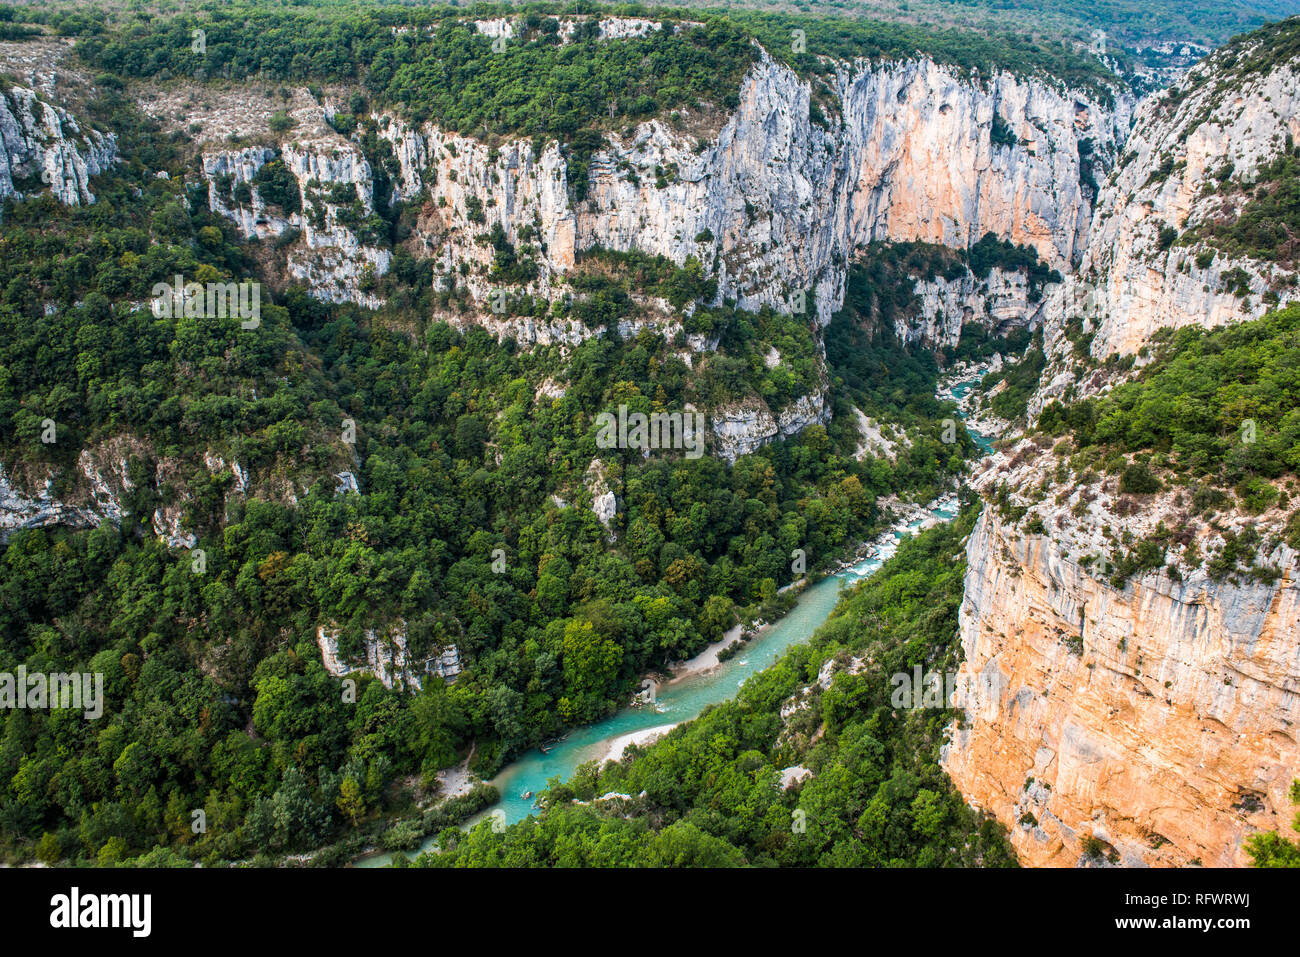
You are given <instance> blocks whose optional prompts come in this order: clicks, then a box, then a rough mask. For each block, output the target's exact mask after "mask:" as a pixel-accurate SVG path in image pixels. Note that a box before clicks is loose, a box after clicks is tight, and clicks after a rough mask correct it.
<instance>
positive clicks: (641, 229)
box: [578, 57, 1129, 322]
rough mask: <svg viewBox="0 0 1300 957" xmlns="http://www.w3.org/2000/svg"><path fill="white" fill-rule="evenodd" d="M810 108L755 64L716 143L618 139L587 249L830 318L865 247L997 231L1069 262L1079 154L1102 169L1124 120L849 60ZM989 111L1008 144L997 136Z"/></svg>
mask: <svg viewBox="0 0 1300 957" xmlns="http://www.w3.org/2000/svg"><path fill="white" fill-rule="evenodd" d="M810 98H811V89H810V87H809V85H808V84H807V83H805V82H803V81H802V80H800V79H799V77H798V76H797V75H795V74H794V73H793V72H791V71H790V70H789V69H787V68H786V67H784V66H783V65H781V64H778V63H775V62H773V61H772V60H770V59H768V58H766V57H764V58H763V59H762V61H761V62H760V63H759V64H757V65H756V66H755V67H754V69H753V70H752V71H751V72H750V74H749V75H748V76H747V77H746V79H745V81H744V83H743V84H742V87H741V92H740V105H739V107H738V108H737V110H736V111H735V113H734V114H733V115H732V116H731V117H730V118H729V119H728V120H727V122H726V124H725V125H724V126H723V128H722V131H721V132H720V133H719V134H718V137H717V139H716V140H715V141H714V142H712V143H707V144H702V143H692V142H691V139H690V138H688V137H684V136H681V137H679V136H677V135H675V134H674V133H673V132H672V131H671V130H669V129H668V128H666V127H665V126H664V125H663V124H660V123H658V122H652V123H649V124H645V125H643V126H642V127H640V128H639V129H638V131H637V132H636V135H635V136H634V137H632V138H630V139H629V140H625V141H622V142H616V143H614V144H611V148H610V149H609V150H608V151H607V152H606V153H605V154H603V155H602V156H600V157H599V160H598V163H597V164H596V167H595V170H596V172H595V175H594V176H593V182H592V189H591V198H590V200H589V202H588V204H587V205H586V206H585V207H581V208H580V209H579V215H578V235H579V245H580V246H587V245H594V244H600V245H602V246H605V247H608V248H614V249H627V248H637V249H644V250H646V251H649V252H655V253H661V254H663V255H665V256H668V257H669V258H671V259H673V260H674V261H676V262H683V261H684V260H685V259H686V257H687V256H692V255H694V256H698V257H699V258H700V259H701V260H702V261H703V262H704V263H705V264H706V266H709V267H711V268H712V269H714V270H715V273H716V275H717V276H718V277H719V280H720V288H721V289H722V291H723V293H724V294H729V295H733V296H734V297H735V298H737V299H738V301H739V302H740V303H741V305H742V306H746V307H750V308H753V307H757V306H759V305H761V304H764V303H767V304H770V305H772V306H773V307H774V308H778V309H782V310H784V311H788V312H789V311H793V312H798V311H800V309H799V306H800V303H801V302H802V304H803V306H804V307H805V308H806V309H807V310H808V311H809V312H810V313H812V314H814V315H816V316H817V317H818V318H819V320H821V321H823V322H824V321H827V320H828V319H829V317H830V315H831V313H832V312H834V311H835V309H837V308H838V307H839V306H840V304H841V303H842V302H843V295H844V276H845V269H846V266H847V263H848V261H849V259H850V258H851V257H852V256H853V255H854V251H855V250H856V249H857V247H858V246H860V245H862V244H865V243H867V242H870V241H871V240H879V239H888V240H927V241H930V242H935V243H942V244H946V245H949V246H956V247H961V248H964V247H965V246H966V245H967V244H969V243H973V242H974V241H976V240H977V239H979V237H980V236H982V235H983V234H984V233H985V232H990V231H991V232H994V233H995V234H997V235H998V236H999V237H1002V238H1008V239H1011V240H1013V241H1015V242H1017V243H1026V244H1029V245H1031V246H1033V247H1034V248H1035V249H1036V250H1037V251H1038V253H1039V255H1040V256H1042V257H1043V258H1044V259H1045V260H1046V261H1048V262H1049V263H1051V264H1053V265H1060V266H1068V265H1069V264H1071V263H1073V262H1074V261H1076V260H1077V258H1078V256H1079V255H1080V254H1081V253H1082V250H1083V246H1084V240H1085V239H1086V236H1087V232H1088V224H1089V221H1090V218H1091V214H1092V207H1091V204H1090V202H1089V199H1088V196H1087V194H1086V192H1085V189H1084V187H1083V186H1082V185H1081V184H1082V181H1083V178H1084V177H1083V172H1082V161H1081V159H1080V144H1081V143H1082V142H1083V141H1084V140H1087V141H1089V143H1090V144H1091V149H1092V153H1091V154H1090V155H1092V156H1093V160H1090V162H1096V163H1097V164H1100V165H1102V166H1103V167H1104V166H1105V164H1107V163H1108V162H1110V160H1111V159H1112V158H1113V157H1114V156H1115V155H1116V152H1117V148H1118V145H1119V143H1120V142H1122V139H1123V136H1124V134H1125V133H1126V131H1127V128H1128V109H1129V102H1128V101H1127V100H1125V99H1123V98H1121V99H1120V100H1119V101H1118V102H1117V105H1116V106H1114V107H1103V106H1102V105H1100V104H1098V103H1096V102H1094V101H1092V100H1090V99H1088V98H1087V97H1084V96H1082V95H1079V96H1066V95H1064V94H1062V93H1060V92H1058V91H1056V90H1053V89H1051V88H1050V87H1048V86H1046V85H1045V84H1042V83H1039V82H1037V81H1030V80H1021V79H1018V78H1015V77H1012V76H1010V75H1008V74H998V75H997V76H995V77H993V78H992V79H991V80H990V81H989V82H988V83H986V84H978V83H974V82H972V81H970V80H968V79H965V78H962V77H960V76H958V75H957V73H955V72H954V71H953V70H950V69H948V68H946V67H942V66H939V65H937V64H935V63H934V62H932V61H929V60H920V61H909V62H906V63H895V64H887V65H882V66H874V67H871V66H866V65H863V64H858V65H855V66H851V67H850V66H848V65H845V66H844V67H843V68H842V69H841V71H840V73H839V74H837V77H836V105H837V107H838V110H839V113H838V115H837V116H835V117H834V118H833V119H831V120H829V121H828V122H827V123H826V124H825V125H823V124H820V123H817V122H814V121H813V120H812V119H811V118H810V110H809V106H810ZM995 114H997V115H998V116H999V117H1000V122H1002V123H1005V124H1006V125H1007V128H1008V129H1010V130H1011V131H1012V134H1013V135H1014V136H1015V137H1016V139H1017V143H1016V144H1015V145H1000V144H998V143H995V142H994V138H993V126H994V115H995ZM1084 152H1085V153H1087V152H1088V150H1087V149H1086V148H1085V149H1084ZM656 170H665V171H669V175H668V176H665V177H662V178H660V177H657V176H656ZM629 174H631V175H629ZM801 293H802V299H800V294H801Z"/></svg>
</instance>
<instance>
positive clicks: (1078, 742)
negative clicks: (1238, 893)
mask: <svg viewBox="0 0 1300 957" xmlns="http://www.w3.org/2000/svg"><path fill="white" fill-rule="evenodd" d="M1084 554H1086V552H1084V553H1081V552H1080V551H1079V550H1078V549H1077V548H1062V547H1060V545H1059V544H1058V543H1057V542H1056V541H1054V540H1053V539H1052V538H1051V537H1046V536H1030V535H1025V534H1023V533H1021V532H1020V531H1018V530H1017V529H1015V528H1008V527H1006V526H1005V525H1003V524H1002V523H1001V522H1000V521H999V520H998V519H997V518H996V517H995V516H994V515H993V514H992V512H991V510H990V509H987V508H986V509H985V512H984V515H983V516H982V517H981V519H980V521H979V524H978V525H977V526H976V529H975V532H974V533H973V534H972V535H971V538H970V541H969V543H968V546H967V559H968V561H969V566H968V569H967V574H966V593H965V598H964V600H963V603H962V606H961V612H960V627H961V639H962V647H963V650H964V652H965V657H966V660H965V663H964V664H963V665H962V677H963V678H965V677H968V676H971V675H979V674H982V673H983V672H984V671H985V669H987V668H996V669H998V671H999V672H1000V674H1001V678H1002V681H1001V684H1000V685H998V684H997V683H988V682H970V681H959V682H958V685H959V687H960V688H963V691H961V692H959V694H958V701H957V704H958V706H959V707H963V708H965V709H966V710H967V719H966V721H964V722H961V723H959V725H958V726H957V728H956V729H955V730H954V732H953V737H952V743H951V745H950V746H948V747H946V748H945V750H944V756H943V763H944V767H945V769H946V770H947V771H948V773H949V774H950V775H951V776H952V778H953V781H954V782H955V783H956V784H957V786H958V787H959V788H960V789H961V791H962V793H963V794H964V795H965V796H966V798H967V799H968V800H970V801H971V802H972V803H974V804H976V805H977V806H979V807H982V808H985V809H987V810H989V811H992V812H993V813H994V814H995V815H996V816H997V817H998V818H999V819H1000V820H1002V821H1003V822H1005V823H1006V824H1007V825H1008V827H1009V828H1010V831H1011V835H1010V836H1011V841H1012V843H1013V845H1014V846H1015V848H1016V851H1017V853H1018V854H1019V856H1020V859H1021V861H1022V863H1025V864H1028V865H1043V864H1054V865H1073V864H1075V863H1076V862H1078V861H1079V859H1080V858H1081V857H1082V855H1083V848H1082V844H1083V840H1084V839H1085V838H1087V837H1095V838H1097V839H1098V840H1100V841H1101V842H1103V845H1106V846H1108V848H1111V849H1113V850H1114V851H1115V852H1116V854H1118V857H1119V860H1120V862H1122V863H1124V864H1128V865H1176V864H1187V863H1190V862H1200V863H1203V864H1205V865H1207V866H1231V865H1242V864H1245V863H1248V858H1247V857H1246V855H1245V852H1244V850H1243V847H1242V844H1243V841H1244V839H1245V838H1246V837H1247V836H1248V835H1249V834H1250V833H1252V832H1254V831H1255V830H1257V829H1266V830H1277V829H1279V828H1283V827H1285V825H1286V823H1287V822H1288V821H1289V820H1290V818H1291V816H1292V814H1293V811H1292V809H1291V806H1290V801H1289V797H1288V789H1289V788H1290V785H1291V781H1292V780H1293V778H1294V777H1295V775H1296V771H1297V768H1300V748H1298V747H1297V735H1298V734H1300V642H1298V641H1297V640H1296V639H1297V633H1296V631H1297V622H1298V621H1300V584H1297V574H1296V573H1297V566H1296V562H1295V555H1294V554H1291V555H1289V556H1287V557H1288V558H1289V563H1288V566H1287V570H1286V571H1285V572H1284V575H1283V577H1282V578H1280V579H1279V580H1278V581H1277V582H1275V583H1273V584H1263V583H1256V584H1228V583H1217V582H1214V581H1212V580H1210V579H1209V578H1208V576H1206V575H1205V573H1204V572H1197V573H1195V574H1192V575H1190V576H1187V577H1185V578H1184V579H1183V580H1182V581H1176V580H1174V579H1172V578H1170V577H1169V575H1167V574H1165V573H1163V572H1161V573H1153V574H1148V575H1146V576H1144V577H1142V578H1141V579H1139V580H1136V581H1133V582H1130V583H1129V584H1128V585H1127V586H1126V587H1124V588H1122V589H1118V588H1115V587H1112V586H1111V585H1110V584H1108V583H1104V582H1102V581H1099V580H1098V579H1097V577H1096V576H1095V571H1093V570H1091V569H1090V568H1089V567H1087V566H1085V565H1084V564H1081V561H1080V559H1081V558H1082V557H1083V555H1084ZM988 687H1000V688H1001V689H1002V690H1001V695H1000V700H998V701H993V702H990V701H981V700H978V697H979V694H980V693H981V690H982V689H984V688H988ZM967 688H969V691H966V690H965V689H967ZM990 713H991V714H993V715H995V717H994V718H993V719H992V720H988V719H987V716H988V715H989V714H990ZM981 715H983V717H981ZM1026 815H1029V817H1026ZM1031 822H1032V823H1031Z"/></svg>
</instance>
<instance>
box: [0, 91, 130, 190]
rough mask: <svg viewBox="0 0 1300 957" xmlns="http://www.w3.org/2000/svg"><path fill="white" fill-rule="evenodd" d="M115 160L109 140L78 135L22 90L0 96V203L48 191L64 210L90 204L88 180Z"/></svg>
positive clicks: (61, 114) (54, 109) (67, 117)
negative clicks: (8, 199) (14, 197)
mask: <svg viewBox="0 0 1300 957" xmlns="http://www.w3.org/2000/svg"><path fill="white" fill-rule="evenodd" d="M116 159H117V142H116V139H115V137H114V136H113V134H111V133H108V134H105V133H101V132H99V131H98V130H93V129H85V130H83V129H82V128H81V126H80V125H79V124H78V123H77V121H76V119H75V118H74V117H73V116H72V114H71V113H69V112H68V111H67V110H65V109H63V107H61V106H56V105H55V104H53V103H49V102H46V101H45V100H43V99H41V98H40V97H39V96H37V94H36V92H35V91H33V90H30V89H28V88H27V87H23V86H12V87H10V88H9V89H8V90H7V91H0V199H4V198H5V197H7V196H18V197H21V196H24V195H30V194H32V193H35V192H40V191H42V190H46V189H48V190H49V192H50V194H51V195H53V196H54V197H55V198H56V199H57V200H58V201H59V202H61V203H63V204H65V205H68V206H79V205H82V204H88V203H93V202H94V201H95V194H94V193H93V192H91V189H90V178H91V177H92V176H96V175H98V174H99V173H102V172H104V171H105V170H107V169H108V168H109V167H110V166H111V165H112V164H113V162H114V161H115V160H116Z"/></svg>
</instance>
